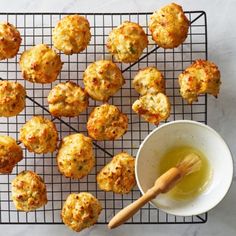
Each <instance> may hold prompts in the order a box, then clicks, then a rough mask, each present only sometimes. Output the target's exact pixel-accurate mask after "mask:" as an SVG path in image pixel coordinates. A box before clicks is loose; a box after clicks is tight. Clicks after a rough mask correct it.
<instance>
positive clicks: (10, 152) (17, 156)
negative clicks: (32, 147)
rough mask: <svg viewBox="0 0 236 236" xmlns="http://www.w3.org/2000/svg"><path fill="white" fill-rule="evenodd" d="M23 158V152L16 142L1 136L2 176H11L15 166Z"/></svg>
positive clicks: (0, 172)
mask: <svg viewBox="0 0 236 236" xmlns="http://www.w3.org/2000/svg"><path fill="white" fill-rule="evenodd" d="M22 158H23V152H22V149H21V147H20V146H18V145H17V143H16V140H15V139H13V138H12V137H9V136H3V135H1V136H0V174H10V173H11V172H12V169H13V168H14V167H15V165H16V164H17V163H18V162H19V161H21V160H22Z"/></svg>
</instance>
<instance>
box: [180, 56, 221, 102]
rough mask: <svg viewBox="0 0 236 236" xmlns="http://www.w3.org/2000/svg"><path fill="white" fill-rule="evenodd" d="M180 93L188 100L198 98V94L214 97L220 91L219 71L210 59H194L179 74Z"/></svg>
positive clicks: (191, 100)
mask: <svg viewBox="0 0 236 236" xmlns="http://www.w3.org/2000/svg"><path fill="white" fill-rule="evenodd" d="M179 85H180V94H181V96H182V97H183V98H184V99H185V100H186V101H187V102H188V103H190V104H191V103H192V102H194V101H197V100H198V96H199V95H200V94H206V93H208V94H211V95H213V96H215V97H217V96H218V94H219V92H220V85H221V80H220V71H219V69H218V67H217V66H216V65H215V64H214V63H213V62H210V61H206V60H201V59H199V60H196V61H195V62H194V63H193V64H192V65H190V66H189V67H187V68H186V69H185V71H184V72H182V73H181V74H180V75H179Z"/></svg>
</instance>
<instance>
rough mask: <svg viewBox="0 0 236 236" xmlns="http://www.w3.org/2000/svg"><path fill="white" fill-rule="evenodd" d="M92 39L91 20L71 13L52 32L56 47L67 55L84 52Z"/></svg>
mask: <svg viewBox="0 0 236 236" xmlns="http://www.w3.org/2000/svg"><path fill="white" fill-rule="evenodd" d="M90 39H91V33H90V26H89V22H88V20H87V19H86V18H85V17H83V16H80V15H69V16H66V17H64V18H62V19H61V20H60V21H59V22H58V23H57V25H56V27H55V28H54V29H53V33H52V41H53V45H54V47H55V48H57V49H58V50H60V51H62V52H64V53H65V54H67V55H71V54H74V53H79V52H82V51H83V50H84V49H85V48H86V47H87V45H88V44H89V42H90Z"/></svg>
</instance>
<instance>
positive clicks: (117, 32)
mask: <svg viewBox="0 0 236 236" xmlns="http://www.w3.org/2000/svg"><path fill="white" fill-rule="evenodd" d="M147 45H148V38H147V35H146V34H145V32H144V30H143V28H142V27H141V26H140V25H139V24H137V23H134V22H130V21H125V22H124V23H122V24H121V25H119V26H118V27H116V28H115V29H113V30H112V31H111V33H110V34H109V36H108V40H107V48H108V51H109V52H110V53H111V54H112V55H113V56H114V57H115V59H116V60H117V61H119V62H125V63H131V62H135V61H137V60H138V59H139V57H140V56H141V55H142V53H143V50H144V49H145V48H146V47H147Z"/></svg>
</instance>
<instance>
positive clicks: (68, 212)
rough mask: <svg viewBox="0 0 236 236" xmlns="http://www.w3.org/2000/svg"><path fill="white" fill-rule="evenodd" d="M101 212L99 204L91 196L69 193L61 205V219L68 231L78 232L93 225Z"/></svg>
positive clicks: (84, 193) (83, 193)
mask: <svg viewBox="0 0 236 236" xmlns="http://www.w3.org/2000/svg"><path fill="white" fill-rule="evenodd" d="M101 211H102V205H101V203H100V202H99V201H98V200H97V199H96V198H95V197H94V196H93V195H92V194H90V193H86V192H81V193H78V194H75V193H71V194H70V195H69V196H68V197H67V199H66V201H65V203H64V205H63V208H62V211H61V218H62V221H63V223H64V224H65V225H66V226H68V227H69V228H70V229H72V230H74V231H76V232H80V231H81V230H83V229H86V228H88V227H90V226H92V225H94V224H95V223H96V222H97V220H98V217H99V215H100V213H101Z"/></svg>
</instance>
